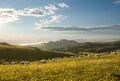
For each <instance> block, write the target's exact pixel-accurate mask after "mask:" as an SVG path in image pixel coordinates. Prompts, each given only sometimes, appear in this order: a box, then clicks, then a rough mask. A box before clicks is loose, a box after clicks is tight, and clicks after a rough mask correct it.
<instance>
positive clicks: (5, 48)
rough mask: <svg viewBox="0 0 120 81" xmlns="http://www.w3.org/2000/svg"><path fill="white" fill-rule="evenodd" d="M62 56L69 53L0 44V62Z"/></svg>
mask: <svg viewBox="0 0 120 81" xmlns="http://www.w3.org/2000/svg"><path fill="white" fill-rule="evenodd" d="M64 56H70V54H64V53H57V52H51V51H42V50H40V49H38V48H35V47H25V46H12V45H0V62H1V63H2V62H4V61H23V60H27V61H36V60H41V59H49V58H54V57H64Z"/></svg>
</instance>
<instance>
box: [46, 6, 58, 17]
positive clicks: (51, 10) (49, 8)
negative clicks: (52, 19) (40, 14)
mask: <svg viewBox="0 0 120 81" xmlns="http://www.w3.org/2000/svg"><path fill="white" fill-rule="evenodd" d="M44 9H45V10H46V13H47V14H48V15H50V14H55V11H56V10H58V8H57V7H56V6H55V5H53V4H49V5H48V6H44Z"/></svg>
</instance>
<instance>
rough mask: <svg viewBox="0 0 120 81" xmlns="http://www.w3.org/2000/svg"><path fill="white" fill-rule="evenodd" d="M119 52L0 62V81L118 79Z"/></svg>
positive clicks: (119, 75) (119, 67)
mask: <svg viewBox="0 0 120 81" xmlns="http://www.w3.org/2000/svg"><path fill="white" fill-rule="evenodd" d="M119 80H120V54H118V55H107V56H103V57H86V58H80V57H78V58H65V59H57V60H56V61H55V62H53V61H52V60H48V61H47V63H46V64H40V63H38V62H31V63H30V64H29V65H20V64H17V65H0V81H119Z"/></svg>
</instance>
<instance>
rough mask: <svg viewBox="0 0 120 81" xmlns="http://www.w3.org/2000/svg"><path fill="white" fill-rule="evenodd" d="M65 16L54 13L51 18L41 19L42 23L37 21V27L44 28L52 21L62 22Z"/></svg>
mask: <svg viewBox="0 0 120 81" xmlns="http://www.w3.org/2000/svg"><path fill="white" fill-rule="evenodd" d="M64 18H65V16H63V15H54V16H51V19H50V20H41V21H40V23H35V26H36V29H42V28H44V27H48V26H49V25H50V24H52V23H60V22H61V21H62V20H63V19H64Z"/></svg>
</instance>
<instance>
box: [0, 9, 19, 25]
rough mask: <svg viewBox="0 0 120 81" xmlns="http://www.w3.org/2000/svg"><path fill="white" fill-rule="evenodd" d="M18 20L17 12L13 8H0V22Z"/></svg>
mask: <svg viewBox="0 0 120 81" xmlns="http://www.w3.org/2000/svg"><path fill="white" fill-rule="evenodd" d="M17 20H18V14H17V11H16V10H15V9H9V8H4V9H3V8H0V23H10V22H14V21H17Z"/></svg>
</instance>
